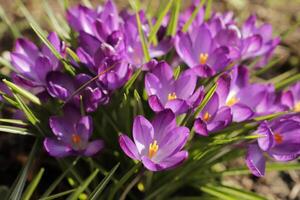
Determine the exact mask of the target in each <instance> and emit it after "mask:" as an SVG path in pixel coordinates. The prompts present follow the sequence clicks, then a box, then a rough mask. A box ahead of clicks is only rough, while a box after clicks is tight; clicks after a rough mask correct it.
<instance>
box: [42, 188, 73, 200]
mask: <svg viewBox="0 0 300 200" xmlns="http://www.w3.org/2000/svg"><path fill="white" fill-rule="evenodd" d="M74 191H75V189H71V190H67V191H64V192H60V193H57V194H54V195H51V196H48V197H44V198H40V199H39V200H52V199H58V198H60V197H63V196H65V195H67V194H70V193H72V192H74Z"/></svg>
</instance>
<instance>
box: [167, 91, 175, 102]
mask: <svg viewBox="0 0 300 200" xmlns="http://www.w3.org/2000/svg"><path fill="white" fill-rule="evenodd" d="M174 99H177V96H176V93H175V92H172V93H169V94H168V100H169V101H170V100H174Z"/></svg>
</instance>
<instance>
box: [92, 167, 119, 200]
mask: <svg viewBox="0 0 300 200" xmlns="http://www.w3.org/2000/svg"><path fill="white" fill-rule="evenodd" d="M119 166H120V163H118V164H117V165H116V166H115V167H114V168H113V169H112V170H111V171H110V172H109V173H108V174H107V175H106V176H105V178H104V179H103V180H102V181H101V182H100V183H99V185H98V186H97V187H96V189H95V190H94V191H93V192H92V194H91V195H90V200H97V199H99V196H100V194H101V192H102V191H103V189H104V188H105V186H106V185H107V184H108V182H109V181H110V179H111V178H112V176H113V175H114V173H115V172H116V170H117V169H118V167H119Z"/></svg>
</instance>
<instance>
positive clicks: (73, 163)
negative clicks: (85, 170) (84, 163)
mask: <svg viewBox="0 0 300 200" xmlns="http://www.w3.org/2000/svg"><path fill="white" fill-rule="evenodd" d="M79 159H80V157H77V158H76V159H75V160H74V161H73V162H72V164H71V165H69V166H68V167H67V168H66V169H65V170H64V172H63V173H62V174H61V175H60V176H59V177H58V178H57V179H56V180H55V181H54V182H53V183H52V184H51V185H50V186H49V187H48V189H47V190H46V192H45V193H44V194H43V195H42V196H41V198H45V197H47V196H49V195H50V194H51V193H52V192H53V190H54V189H55V188H56V187H57V185H58V184H59V183H61V181H62V180H63V179H64V178H65V176H66V175H67V174H68V173H69V172H70V171H71V169H72V168H73V167H74V166H75V165H76V164H77V162H78V160H79Z"/></svg>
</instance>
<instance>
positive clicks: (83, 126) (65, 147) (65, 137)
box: [44, 106, 104, 157]
mask: <svg viewBox="0 0 300 200" xmlns="http://www.w3.org/2000/svg"><path fill="white" fill-rule="evenodd" d="M77 110H78V109H76V110H75V109H74V108H73V107H69V106H67V107H65V109H64V116H54V117H51V118H50V120H49V124H50V127H51V130H52V131H53V133H54V134H55V136H56V138H55V139H52V138H46V139H45V140H44V147H45V149H46V151H47V152H48V153H49V154H50V155H51V156H55V157H64V156H70V155H85V156H92V155H94V154H96V153H97V152H99V151H100V150H101V149H102V148H103V147H104V144H103V141H102V140H94V141H92V142H89V139H90V137H91V135H92V132H93V123H92V118H91V117H90V116H83V117H81V116H80V114H79V113H78V111H77Z"/></svg>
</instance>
